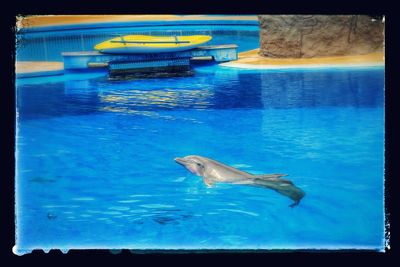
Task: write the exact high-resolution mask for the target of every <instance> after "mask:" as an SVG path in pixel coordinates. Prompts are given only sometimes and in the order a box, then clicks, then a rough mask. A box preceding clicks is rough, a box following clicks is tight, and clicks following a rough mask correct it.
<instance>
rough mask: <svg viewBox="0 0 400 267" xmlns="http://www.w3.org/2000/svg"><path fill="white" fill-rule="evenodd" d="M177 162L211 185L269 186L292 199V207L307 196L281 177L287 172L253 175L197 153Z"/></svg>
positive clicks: (176, 160) (177, 159)
mask: <svg viewBox="0 0 400 267" xmlns="http://www.w3.org/2000/svg"><path fill="white" fill-rule="evenodd" d="M175 162H176V163H178V164H180V165H182V166H183V167H185V168H186V169H188V170H189V171H190V172H191V173H193V174H195V175H197V176H201V177H203V182H204V183H205V184H206V185H207V186H209V187H211V186H212V185H213V184H214V183H231V184H241V185H250V186H258V187H263V188H269V189H273V190H275V191H277V192H278V193H280V194H282V195H285V196H287V197H289V198H290V199H292V200H293V201H294V203H293V204H291V205H289V206H290V207H294V206H296V205H298V204H299V203H300V200H301V199H302V198H303V197H304V196H305V193H304V192H303V191H302V190H301V189H300V188H298V187H296V186H295V185H294V184H293V183H292V182H291V181H289V180H286V179H282V178H281V177H283V176H286V175H287V174H281V173H275V174H256V175H253V174H251V173H248V172H244V171H241V170H238V169H236V168H233V167H230V166H228V165H225V164H223V163H221V162H218V161H216V160H213V159H209V158H205V157H201V156H197V155H190V156H186V157H183V158H175Z"/></svg>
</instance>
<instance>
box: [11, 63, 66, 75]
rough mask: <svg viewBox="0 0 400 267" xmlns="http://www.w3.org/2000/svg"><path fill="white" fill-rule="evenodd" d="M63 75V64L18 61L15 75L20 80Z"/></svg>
mask: <svg viewBox="0 0 400 267" xmlns="http://www.w3.org/2000/svg"><path fill="white" fill-rule="evenodd" d="M63 73H64V63H63V62H58V61H55V62H49V61H17V62H16V63H15V74H16V76H17V77H18V78H22V77H38V76H51V75H61V74H63Z"/></svg>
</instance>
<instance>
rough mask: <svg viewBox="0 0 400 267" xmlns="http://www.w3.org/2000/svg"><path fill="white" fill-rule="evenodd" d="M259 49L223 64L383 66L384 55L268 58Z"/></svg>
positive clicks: (250, 67) (259, 66)
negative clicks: (261, 54)
mask: <svg viewBox="0 0 400 267" xmlns="http://www.w3.org/2000/svg"><path fill="white" fill-rule="evenodd" d="M258 51H259V49H254V50H250V51H246V52H242V53H239V55H238V60H236V61H231V62H227V63H223V64H221V65H222V66H226V67H233V68H249V69H286V68H320V67H355V66H361V67H362V66H382V65H384V64H385V59H384V53H383V52H376V53H371V54H366V55H354V56H337V57H319V58H267V57H262V56H260V55H259V54H258Z"/></svg>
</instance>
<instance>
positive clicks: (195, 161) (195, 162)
mask: <svg viewBox="0 0 400 267" xmlns="http://www.w3.org/2000/svg"><path fill="white" fill-rule="evenodd" d="M175 162H176V163H178V164H180V165H182V166H183V167H185V168H186V169H188V170H189V171H190V172H191V173H193V174H196V175H198V176H203V175H204V173H205V169H206V166H205V164H206V162H205V159H204V158H202V157H199V156H186V157H183V158H175Z"/></svg>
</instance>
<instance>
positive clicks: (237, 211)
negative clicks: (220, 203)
mask: <svg viewBox="0 0 400 267" xmlns="http://www.w3.org/2000/svg"><path fill="white" fill-rule="evenodd" d="M218 210H220V211H230V212H236V213H243V214H247V215H250V216H255V217H258V216H259V214H257V213H254V212H249V211H244V210H232V209H218Z"/></svg>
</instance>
